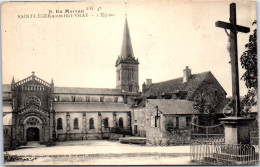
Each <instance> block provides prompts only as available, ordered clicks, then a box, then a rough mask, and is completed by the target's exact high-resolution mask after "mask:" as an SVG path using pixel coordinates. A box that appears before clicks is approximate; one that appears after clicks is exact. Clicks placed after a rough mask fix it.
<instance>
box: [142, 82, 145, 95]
mask: <svg viewBox="0 0 260 167" xmlns="http://www.w3.org/2000/svg"><path fill="white" fill-rule="evenodd" d="M142 92H143V93H145V92H146V84H145V82H144V83H143V85H142Z"/></svg>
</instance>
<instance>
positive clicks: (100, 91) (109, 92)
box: [54, 87, 121, 95]
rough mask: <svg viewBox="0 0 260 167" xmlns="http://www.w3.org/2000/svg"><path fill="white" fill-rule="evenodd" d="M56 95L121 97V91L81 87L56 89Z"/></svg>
mask: <svg viewBox="0 0 260 167" xmlns="http://www.w3.org/2000/svg"><path fill="white" fill-rule="evenodd" d="M54 93H57V94H58V93H60V94H92V95H97V94H99V95H119V94H121V90H120V89H108V88H80V87H54Z"/></svg>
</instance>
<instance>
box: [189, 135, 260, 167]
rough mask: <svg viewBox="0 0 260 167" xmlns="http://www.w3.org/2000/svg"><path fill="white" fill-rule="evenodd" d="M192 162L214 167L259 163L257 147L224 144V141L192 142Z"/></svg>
mask: <svg viewBox="0 0 260 167" xmlns="http://www.w3.org/2000/svg"><path fill="white" fill-rule="evenodd" d="M190 149H191V150H190V153H191V160H192V161H197V162H201V161H205V162H206V163H209V164H215V165H252V164H258V162H259V146H258V145H251V144H225V143H224V140H220V139H216V140H214V139H212V140H207V141H203V140H193V141H192V142H191V147H190Z"/></svg>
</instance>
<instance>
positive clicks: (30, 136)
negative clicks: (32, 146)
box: [26, 128, 40, 141]
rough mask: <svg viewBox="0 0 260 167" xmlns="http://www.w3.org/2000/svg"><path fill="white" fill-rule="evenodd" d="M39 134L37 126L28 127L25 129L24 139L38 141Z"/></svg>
mask: <svg viewBox="0 0 260 167" xmlns="http://www.w3.org/2000/svg"><path fill="white" fill-rule="evenodd" d="M39 139H40V134H39V129H38V128H28V129H27V130H26V141H39Z"/></svg>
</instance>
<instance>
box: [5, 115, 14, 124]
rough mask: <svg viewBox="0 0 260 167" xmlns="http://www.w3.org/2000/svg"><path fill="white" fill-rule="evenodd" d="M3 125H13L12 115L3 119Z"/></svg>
mask: <svg viewBox="0 0 260 167" xmlns="http://www.w3.org/2000/svg"><path fill="white" fill-rule="evenodd" d="M3 125H12V114H11V113H10V114H6V115H5V116H4V117H3Z"/></svg>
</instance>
